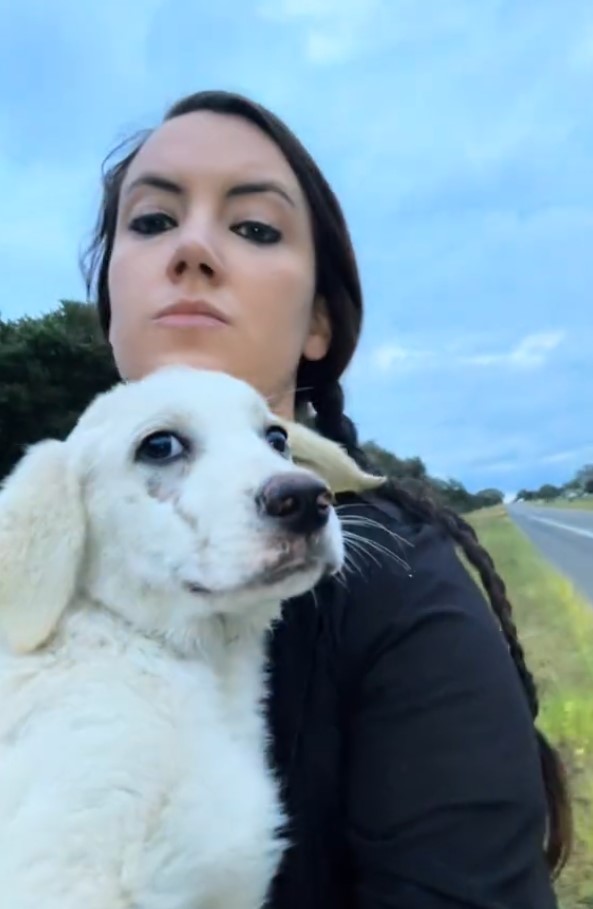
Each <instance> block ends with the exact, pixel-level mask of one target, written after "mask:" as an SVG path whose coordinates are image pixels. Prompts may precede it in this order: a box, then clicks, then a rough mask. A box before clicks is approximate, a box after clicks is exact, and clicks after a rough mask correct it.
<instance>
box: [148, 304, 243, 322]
mask: <svg viewBox="0 0 593 909" xmlns="http://www.w3.org/2000/svg"><path fill="white" fill-rule="evenodd" d="M155 322H157V324H159V325H164V326H169V327H171V328H221V327H222V326H224V325H228V320H227V319H226V318H225V316H223V314H222V313H221V312H220V311H219V310H218V309H217V308H216V307H215V306H213V305H212V304H211V303H208V302H207V301H206V300H179V301H177V302H176V303H173V304H172V305H171V306H166V307H165V308H164V309H162V310H161V311H160V312H159V313H157V315H156V316H155Z"/></svg>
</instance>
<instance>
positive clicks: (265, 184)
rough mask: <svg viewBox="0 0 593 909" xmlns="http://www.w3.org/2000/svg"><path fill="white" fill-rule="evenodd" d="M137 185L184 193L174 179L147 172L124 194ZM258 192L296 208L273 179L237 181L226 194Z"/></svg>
mask: <svg viewBox="0 0 593 909" xmlns="http://www.w3.org/2000/svg"><path fill="white" fill-rule="evenodd" d="M139 186H149V187H151V188H152V189H159V190H161V191H162V192H168V193H172V194H173V195H175V196H182V195H184V193H185V190H184V188H183V186H181V185H180V184H179V183H176V182H175V181H174V180H171V179H170V178H169V177H163V176H161V175H160V174H150V173H149V174H141V175H140V176H139V177H136V179H135V180H132V182H131V183H130V185H129V186H128V187H127V188H126V190H125V195H126V196H128V195H129V194H130V193H131V192H132V191H133V190H134V189H137V188H138V187H139ZM258 193H276V195H278V196H280V197H281V198H282V199H284V200H285V201H286V202H288V204H289V205H291V206H292V207H293V208H296V204H295V201H294V199H293V198H292V196H291V195H290V194H289V193H288V191H287V190H286V189H285V188H284V187H283V186H282V185H281V184H280V183H277V182H276V181H274V180H257V181H250V182H247V183H237V184H236V185H235V186H232V187H231V188H230V189H229V190H228V192H227V194H226V195H227V198H232V197H236V196H250V195H256V194H258Z"/></svg>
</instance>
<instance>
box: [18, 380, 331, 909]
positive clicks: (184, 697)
mask: <svg viewBox="0 0 593 909" xmlns="http://www.w3.org/2000/svg"><path fill="white" fill-rule="evenodd" d="M273 422H274V420H273V418H272V417H271V415H270V414H269V412H268V410H267V408H266V406H265V404H264V402H263V400H262V399H261V398H260V397H259V395H257V394H256V393H255V392H254V391H253V390H252V389H251V388H249V387H248V386H247V385H245V384H243V383H242V382H239V381H237V380H235V379H231V378H230V377H228V376H224V375H221V374H217V373H212V372H198V371H194V370H189V369H184V368H173V369H171V368H169V369H166V370H162V371H160V372H157V373H154V374H153V375H151V376H150V377H148V378H146V379H144V380H142V381H141V382H137V383H133V384H130V385H120V386H117V387H116V388H115V389H113V390H112V391H110V392H108V393H107V394H105V395H103V396H101V397H99V398H98V399H97V400H96V401H95V402H93V404H92V405H91V406H90V408H89V409H88V410H87V411H86V412H85V414H84V415H83V416H82V418H81V419H80V421H79V423H78V425H77V426H76V427H75V429H74V430H73V432H72V433H71V435H70V436H69V437H68V439H67V440H66V441H65V442H53V441H51V442H44V443H41V444H39V445H36V446H34V447H33V448H32V449H30V450H29V452H28V453H27V454H26V455H25V457H24V458H23V460H22V461H21V463H20V464H19V465H18V466H17V468H16V469H15V471H14V472H13V473H12V475H11V476H9V478H8V480H7V481H6V483H5V486H4V489H3V490H2V491H1V492H0V644H1V649H0V885H1V889H2V893H3V897H2V905H6V907H7V909H124V907H125V909H257V907H259V906H261V904H262V903H263V901H264V899H265V896H266V892H267V890H268V888H269V884H270V881H271V879H272V878H273V875H274V874H275V872H276V870H277V866H278V862H279V860H280V858H281V855H282V851H283V842H282V840H281V837H280V836H279V833H278V831H279V828H280V826H281V824H282V821H283V817H282V810H281V806H280V801H279V796H278V792H277V787H276V783H275V781H274V779H273V775H272V774H271V772H270V770H269V768H268V766H267V763H266V757H265V750H266V732H265V727H264V721H263V717H262V712H261V700H262V697H263V695H264V692H265V684H264V653H263V642H264V637H265V631H266V629H268V628H269V626H270V624H271V622H272V621H273V620H274V619H275V618H276V617H278V615H279V611H280V604H281V601H282V600H283V599H285V598H287V597H289V596H293V595H296V594H298V593H301V592H304V591H306V590H308V589H310V588H312V587H313V586H314V585H315V584H316V583H317V581H318V580H319V578H320V577H321V575H322V573H323V572H324V571H326V570H329V571H332V570H336V569H337V568H339V567H340V564H341V562H342V559H343V544H342V536H341V533H340V528H339V522H338V519H337V516H336V515H335V513H334V512H333V510H332V513H331V516H330V520H329V523H328V525H327V526H326V528H325V529H324V530H323V531H322V532H321V533H320V534H318V535H317V536H318V539H317V542H316V548H315V549H314V550H313V549H311V551H310V552H309V555H310V561H309V563H308V565H307V567H306V568H302V569H301V570H296V569H295V571H294V573H293V574H292V575H291V576H290V577H288V578H286V579H285V580H283V581H282V582H278V583H276V584H274V585H273V586H267V585H265V584H263V583H262V584H259V586H258V584H257V583H253V584H251V586H250V583H251V582H253V581H254V579H257V577H258V575H259V574H260V572H261V571H262V570H264V569H265V568H266V566H268V567H269V566H270V565H271V564H272V563H274V561H275V560H277V558H278V556H279V554H281V553H282V552H285V551H286V548H287V547H290V546H291V545H292V544H291V543H290V541H289V540H288V537H287V535H286V534H283V533H281V532H280V531H277V530H275V529H274V528H271V527H270V524H269V522H267V523H266V521H264V520H263V519H262V518H261V517H260V516H259V514H258V512H257V509H256V507H255V493H256V491H257V489H258V488H259V487H260V485H261V484H262V483H263V482H264V481H265V480H266V479H268V478H270V477H271V476H272V475H275V474H278V473H282V472H284V471H286V472H294V471H297V472H301V473H302V472H304V468H302V467H298V466H295V464H294V463H291V461H290V459H286V458H285V457H282V456H281V455H280V454H278V453H277V452H276V451H274V450H273V449H272V448H271V447H270V445H269V444H268V443H267V442H266V441H265V439H264V435H263V433H264V430H265V428H266V426H267V425H269V424H270V423H273ZM161 429H168V430H171V431H176V432H178V433H181V434H182V435H183V436H184V437H186V438H187V439H188V440H189V441H190V443H191V451H190V453H189V455H188V456H187V457H186V458H184V459H182V460H179V461H178V462H175V463H172V464H169V465H160V466H152V465H151V466H148V465H146V464H144V463H139V462H138V461H137V460H135V457H134V453H135V451H136V448H137V445H138V443H139V442H140V440H141V439H142V438H144V437H145V436H146V435H148V434H149V433H150V432H152V431H156V430H161ZM304 438H305V437H304V436H303V434H302V433H299V439H300V445H301V447H303V446H304V448H305V449H306V443H305V442H303V439H304ZM315 445H318V443H317V442H315ZM316 450H317V449H316ZM188 584H194V585H196V584H199V585H201V586H202V587H205V588H208V590H209V591H210V592H209V593H196V592H192V591H191V590H190V589H188V586H187V585H188Z"/></svg>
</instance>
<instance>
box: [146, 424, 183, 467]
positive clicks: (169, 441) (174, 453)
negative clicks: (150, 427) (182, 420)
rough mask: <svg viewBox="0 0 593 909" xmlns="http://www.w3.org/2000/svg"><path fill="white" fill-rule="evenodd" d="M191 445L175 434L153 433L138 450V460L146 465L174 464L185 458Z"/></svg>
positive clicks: (165, 432) (166, 432)
mask: <svg viewBox="0 0 593 909" xmlns="http://www.w3.org/2000/svg"><path fill="white" fill-rule="evenodd" d="M188 451H189V444H188V442H187V441H186V440H185V439H182V438H181V436H178V435H176V434H175V433H174V432H169V431H159V432H153V433H151V434H150V435H149V436H147V437H146V438H145V439H142V441H141V442H140V444H139V445H138V447H137V449H136V460H137V461H142V462H143V463H144V464H152V465H154V464H172V463H173V462H174V461H178V460H179V459H180V458H184V457H185V456H186V455H187V453H188Z"/></svg>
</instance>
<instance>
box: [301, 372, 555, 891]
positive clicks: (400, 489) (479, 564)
mask: <svg viewBox="0 0 593 909" xmlns="http://www.w3.org/2000/svg"><path fill="white" fill-rule="evenodd" d="M310 400H311V403H312V404H313V407H314V408H315V412H316V419H315V427H316V429H317V430H318V431H319V432H320V433H321V434H322V435H324V436H326V437H327V438H329V439H332V440H333V441H334V442H337V443H338V444H340V445H342V446H343V447H344V448H345V449H346V451H347V452H348V454H349V455H350V456H351V457H352V458H353V459H354V460H355V461H356V462H357V463H358V464H359V465H360V466H361V467H363V468H364V469H365V470H371V471H373V465H372V464H371V462H370V461H369V458H368V457H367V455H366V454H365V452H364V451H363V449H362V448H361V447H360V443H359V440H358V433H357V431H356V427H355V425H354V423H353V422H352V420H350V418H349V417H347V416H346V414H345V413H344V392H343V390H342V387H341V385H340V383H339V382H338V381H335V382H333V383H330V384H328V385H326V386H324V387H323V388H317V389H315V391H314V393H313V394H312V395H311V397H310ZM377 492H378V494H379V495H382V496H384V497H385V498H387V499H389V500H390V501H392V502H394V504H396V505H398V506H399V507H400V508H402V509H403V510H404V511H405V512H407V513H408V514H409V515H411V516H412V517H414V518H416V519H418V520H420V521H422V522H425V523H431V524H438V525H440V526H441V527H442V528H443V529H444V530H445V531H446V532H447V533H448V534H449V536H450V537H451V538H452V539H453V540H454V541H455V542H456V543H457V544H458V545H459V546H460V548H461V549H462V551H463V553H464V555H465V557H466V559H467V560H468V561H469V563H470V564H471V565H472V566H473V567H474V568H475V569H476V570H477V572H478V574H479V576H480V580H481V582H482V585H483V587H484V590H485V591H486V594H487V597H488V600H489V603H490V606H491V608H492V611H493V613H494V615H495V616H496V619H497V621H498V623H499V626H500V629H501V632H502V634H503V636H504V638H505V641H506V644H507V646H508V648H509V652H510V655H511V658H512V660H513V663H514V664H515V667H516V669H517V672H518V675H519V678H520V680H521V683H522V685H523V688H524V691H525V695H526V698H527V702H528V705H529V709H530V711H531V716H532V718H533V720H534V723H535V721H536V719H537V717H538V714H539V698H538V693H537V686H536V683H535V680H534V678H533V675H532V674H531V672H530V671H529V669H528V667H527V661H526V658H525V651H524V650H523V647H522V645H521V642H520V640H519V634H518V631H517V626H516V624H515V621H514V619H513V610H512V606H511V604H510V602H509V599H508V595H507V590H506V586H505V583H504V581H503V580H502V578H501V577H500V575H499V574H498V572H497V570H496V567H495V565H494V561H493V559H492V557H491V556H490V554H489V553H488V551H487V550H486V549H485V548H484V547H483V546H482V545H481V543H480V541H479V539H478V536H477V534H476V531H475V530H474V528H473V527H472V526H471V524H469V523H468V522H467V521H465V520H464V519H463V518H462V517H461V515H459V514H458V513H457V512H456V511H454V510H453V509H451V508H449V507H447V506H443V505H440V504H438V503H437V502H436V501H435V500H434V499H433V498H432V497H431V496H430V495H429V494H428V493H426V492H424V493H412V492H410V491H409V490H408V489H406V487H405V486H404V485H403V484H401V483H399V482H397V481H396V480H390V481H389V482H388V483H387V484H385V486H383V487H381V489H380V490H378V491H377ZM536 735H537V740H538V746H539V752H540V761H541V766H542V773H543V778H544V784H545V788H546V795H547V801H548V833H547V837H546V844H545V853H546V859H547V862H548V865H549V867H550V868H551V869H552V871H553V872H554V873H555V874H558V873H559V872H560V871H561V870H562V868H563V867H564V865H565V864H566V861H567V860H568V857H569V855H570V849H571V841H572V819H571V812H570V800H569V797H568V785H567V780H566V777H565V773H564V769H563V765H562V761H561V759H560V757H559V755H558V754H557V752H556V751H555V750H554V748H553V747H552V746H551V745H550V744H549V742H548V741H547V740H546V738H545V736H544V735H543V734H542V733H541V732H540V731H539V730H537V729H536Z"/></svg>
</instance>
